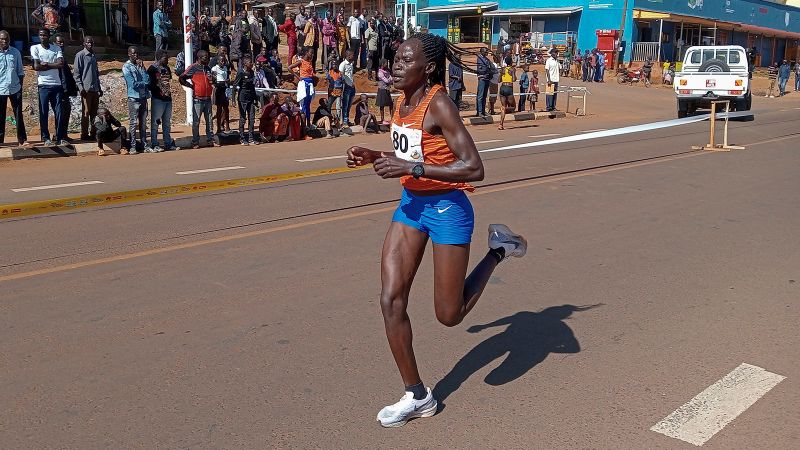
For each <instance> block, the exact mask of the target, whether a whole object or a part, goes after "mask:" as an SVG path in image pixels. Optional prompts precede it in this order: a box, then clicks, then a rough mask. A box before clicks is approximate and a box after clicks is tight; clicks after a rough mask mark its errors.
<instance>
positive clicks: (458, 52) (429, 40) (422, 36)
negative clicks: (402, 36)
mask: <svg viewBox="0 0 800 450" xmlns="http://www.w3.org/2000/svg"><path fill="white" fill-rule="evenodd" d="M409 39H416V40H418V41H419V42H420V43H421V44H422V53H423V54H424V55H425V61H426V62H433V63H435V64H436V68H435V69H434V70H433V73H431V75H430V77H429V78H428V81H429V82H430V83H431V84H440V85H442V86H447V83H446V81H445V80H446V76H445V75H446V71H447V61H450V64H455V65H457V66H458V67H460V68H461V69H462V70H465V71H467V72H471V73H476V69H473V68H471V67H469V66H467V65H466V64H465V63H464V62H463V61H462V60H461V56H462V55H467V54H470V55H474V54H477V52H476V51H473V50H465V49H461V48H458V47H456V46H455V45H453V44H451V43H450V42H449V41H448V40H447V39H445V38H443V37H442V36H437V35H435V34H430V33H415V34H413V35H412V36H411V37H409Z"/></svg>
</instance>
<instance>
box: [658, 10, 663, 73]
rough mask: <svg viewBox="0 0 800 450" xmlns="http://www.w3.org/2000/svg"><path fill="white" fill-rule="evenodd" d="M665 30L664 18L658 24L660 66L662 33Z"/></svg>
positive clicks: (659, 59) (659, 60) (659, 64)
mask: <svg viewBox="0 0 800 450" xmlns="http://www.w3.org/2000/svg"><path fill="white" fill-rule="evenodd" d="M663 32H664V19H661V22H660V23H659V24H658V66H659V67H661V40H662V39H661V33H663Z"/></svg>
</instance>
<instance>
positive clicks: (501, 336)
mask: <svg viewBox="0 0 800 450" xmlns="http://www.w3.org/2000/svg"><path fill="white" fill-rule="evenodd" d="M601 305H602V304H596V305H589V306H575V305H561V306H551V307H549V308H547V309H545V310H543V311H541V312H531V311H521V312H518V313H516V314H514V315H511V316H508V317H504V318H502V319H498V320H496V321H494V322H492V323H487V324H485V325H474V326H471V327H469V328H468V329H467V332H468V333H478V332H480V331H483V330H485V329H487V328H492V327H498V326H503V325H508V327H507V328H506V329H505V330H504V331H503V332H502V333H498V334H495V335H494V336H492V337H490V338H488V339H486V340H484V341H483V342H481V343H480V344H478V345H477V346H475V348H473V349H472V350H470V351H469V353H467V354H466V355H464V357H463V358H461V360H459V361H458V363H456V365H455V366H454V367H453V369H452V370H450V373H448V374H447V375H445V377H444V378H442V379H441V381H439V382H438V383H436V387H435V388H434V389H433V396H434V398H436V400H437V401H438V402H439V405H440V411H441V409H444V400H445V399H447V397H449V396H450V394H452V393H453V392H455V391H456V390H458V388H459V387H461V385H462V384H463V383H464V382H465V381H467V379H469V377H470V376H472V375H473V374H474V373H475V372H477V371H478V370H480V369H481V368H483V367H485V366H487V365H489V364H490V363H491V362H492V361H494V360H495V359H498V358H500V357H501V356H503V355H505V354H506V353H508V356H506V358H505V360H503V362H501V363H500V365H499V366H497V367H495V368H494V369H492V371H491V372H489V374H488V375H486V378H484V381H485V382H486V383H487V384H490V385H492V386H500V385H502V384H506V383H508V382H511V381H514V380H516V379H517V378H519V377H521V376H522V375H524V374H525V373H526V372H528V371H529V370H531V369H532V368H533V367H535V366H536V365H537V364H539V363H541V362H542V361H544V359H545V358H547V355H549V354H550V353H578V352H579V351H580V350H581V348H580V345H579V344H578V340H577V339H575V334H574V333H573V332H572V330H571V329H570V327H569V326H567V324H566V323H564V320H565V319H567V318H569V316H571V315H572V313H573V312H580V311H586V310H589V309H592V308H595V307H597V306H601Z"/></svg>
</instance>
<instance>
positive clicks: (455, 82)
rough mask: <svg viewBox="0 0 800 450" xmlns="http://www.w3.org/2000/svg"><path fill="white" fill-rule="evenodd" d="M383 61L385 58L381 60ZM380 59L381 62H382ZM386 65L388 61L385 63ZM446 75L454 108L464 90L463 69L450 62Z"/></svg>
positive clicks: (458, 104) (459, 101)
mask: <svg viewBox="0 0 800 450" xmlns="http://www.w3.org/2000/svg"><path fill="white" fill-rule="evenodd" d="M454 56H455V57H456V58H458V60H459V61H460V60H461V58H460V57H459V56H458V55H454ZM383 61H385V60H383ZM383 61H381V64H382V63H383ZM386 65H387V67H388V65H389V64H388V62H387V63H386ZM447 76H448V78H449V81H448V83H447V89H448V90H449V91H450V99H451V100H453V103H455V104H456V108H459V107H460V106H461V94H462V93H463V91H464V69H462V68H461V66H460V65H459V64H453V63H450V67H448V69H447ZM381 121H383V113H382V112H381Z"/></svg>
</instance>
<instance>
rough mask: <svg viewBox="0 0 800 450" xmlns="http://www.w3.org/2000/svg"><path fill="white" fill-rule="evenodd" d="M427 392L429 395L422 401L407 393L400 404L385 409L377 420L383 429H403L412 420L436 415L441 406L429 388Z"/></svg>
mask: <svg viewBox="0 0 800 450" xmlns="http://www.w3.org/2000/svg"><path fill="white" fill-rule="evenodd" d="M427 390H428V395H426V396H425V398H423V399H422V400H414V394H412V393H411V392H406V394H405V395H404V396H403V398H401V399H400V401H399V402H397V403H395V404H394V405H389V406H387V407H385V408H383V409H382V410H381V412H379V413H378V417H377V418H376V419H375V420H377V421H378V422H380V423H381V426H383V427H387V428H389V427H402V426H403V425H405V424H406V422H408V421H409V420H411V419H415V418H417V417H430V416H432V415H434V414H436V409H437V408H438V406H439V405H438V404H437V403H436V399H435V398H433V393H432V392H431V388H427Z"/></svg>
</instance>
